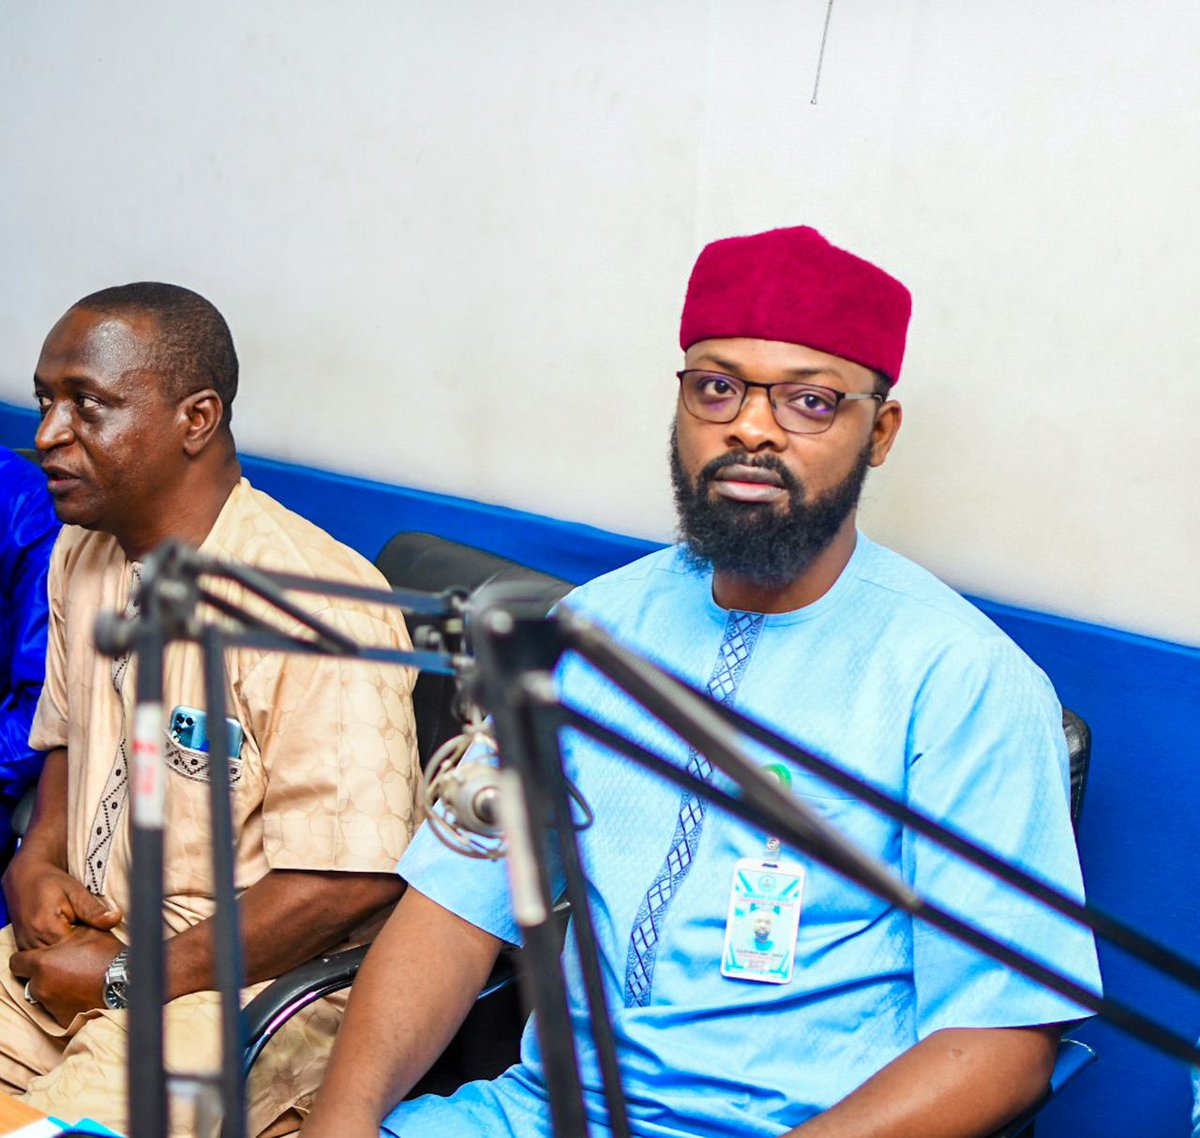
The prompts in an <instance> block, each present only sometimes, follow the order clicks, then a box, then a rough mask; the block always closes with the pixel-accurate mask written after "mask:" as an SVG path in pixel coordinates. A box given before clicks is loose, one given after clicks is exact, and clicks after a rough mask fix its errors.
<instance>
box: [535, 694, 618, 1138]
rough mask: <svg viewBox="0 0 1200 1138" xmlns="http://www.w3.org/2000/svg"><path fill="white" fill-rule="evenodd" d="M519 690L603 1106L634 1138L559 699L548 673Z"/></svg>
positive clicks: (613, 1123)
mask: <svg viewBox="0 0 1200 1138" xmlns="http://www.w3.org/2000/svg"><path fill="white" fill-rule="evenodd" d="M520 690H521V694H522V696H523V699H522V707H523V711H524V713H525V714H527V715H529V716H530V729H531V733H532V736H533V739H534V743H535V747H534V754H535V756H536V761H537V767H538V781H539V782H540V783H541V784H542V785H543V786H545V787H546V791H547V794H548V796H549V798H550V801H551V805H552V807H553V813H554V817H555V819H556V821H557V826H556V830H557V834H558V849H559V854H560V856H561V858H562V867H563V879H564V881H565V883H566V890H567V893H566V895H567V900H568V901H569V902H570V905H571V929H572V932H573V934H574V937H575V947H576V948H577V949H578V951H579V969H580V973H581V974H582V977H583V990H584V995H585V997H586V999H587V1005H588V1020H589V1022H590V1024H591V1030H592V1042H593V1043H594V1045H595V1048H596V1059H597V1063H598V1065H599V1068H600V1078H601V1082H602V1083H603V1086H604V1099H605V1104H606V1106H607V1107H608V1126H609V1129H610V1130H611V1131H612V1135H613V1138H630V1129H629V1109H628V1106H627V1104H626V1102H625V1091H624V1089H623V1087H622V1085H621V1070H620V1065H619V1063H618V1060H617V1041H616V1035H615V1033H614V1032H613V1023H612V1013H611V1012H610V1010H609V1007H608V1000H607V999H606V997H605V995H604V978H603V974H602V972H601V967H600V946H599V944H598V942H597V940H596V926H595V924H594V922H593V921H592V907H591V905H590V904H589V902H588V895H587V874H586V872H585V870H584V866H583V861H582V858H581V856H580V852H579V837H578V835H577V834H576V832H575V826H574V825H573V824H572V818H571V797H570V793H569V792H568V790H567V778H566V773H565V771H564V770H563V754H562V744H561V742H560V740H559V734H558V716H557V715H556V714H555V712H554V711H552V710H547V701H551V700H556V699H557V694H556V692H555V689H554V682H553V680H552V679H551V677H550V676H549V674H548V673H545V672H534V673H527V674H526V675H525V676H524V678H523V679H522V681H521V685H520Z"/></svg>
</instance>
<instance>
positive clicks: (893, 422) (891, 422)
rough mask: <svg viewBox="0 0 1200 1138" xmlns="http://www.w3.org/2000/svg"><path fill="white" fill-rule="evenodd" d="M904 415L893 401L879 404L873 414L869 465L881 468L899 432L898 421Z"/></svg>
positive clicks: (889, 400)
mask: <svg viewBox="0 0 1200 1138" xmlns="http://www.w3.org/2000/svg"><path fill="white" fill-rule="evenodd" d="M903 418H904V413H903V412H902V411H901V409H900V404H899V403H897V402H896V401H895V400H894V399H888V400H886V401H885V402H884V403H882V404H880V407H879V410H878V411H877V412H876V413H875V425H874V426H873V427H872V428H871V465H872V466H882V465H883V463H884V460H885V459H886V458H887V456H888V451H890V450H891V449H892V443H894V442H895V441H896V435H897V434H898V433H899V431H900V421H901V419H903Z"/></svg>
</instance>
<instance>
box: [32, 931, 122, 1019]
mask: <svg viewBox="0 0 1200 1138" xmlns="http://www.w3.org/2000/svg"><path fill="white" fill-rule="evenodd" d="M121 948H122V945H121V942H120V941H119V940H117V938H116V937H115V936H113V935H112V933H109V932H104V931H103V930H101V929H94V928H89V927H88V926H87V925H79V926H77V927H76V928H75V930H74V931H73V932H72V933H71V934H70V935H69V936H67V937H66V938H65V939H63V940H60V941H59V942H58V943H57V944H52V945H50V946H49V947H48V948H31V949H27V950H25V951H22V952H14V953H13V955H12V957H11V958H10V960H9V962H8V966H9V968H11V969H12V972H13V975H14V976H17V977H20V978H21V979H22V980H26V981H28V987H29V994H30V995H31V996H33V997H34V999H36V1000H37V1002H38V1003H39V1004H41V1005H42V1006H43V1007H44V1008H45V1009H46V1010H47V1011H48V1012H49V1013H50V1014H51V1015H52V1016H53V1017H54V1018H55V1019H56V1020H57V1021H58V1022H59V1024H61V1025H62V1026H63V1027H66V1026H67V1025H68V1024H69V1023H70V1022H71V1020H72V1019H74V1018H75V1016H76V1015H77V1014H78V1013H79V1012H86V1011H90V1010H91V1009H92V1008H99V1007H103V1006H104V973H105V972H106V971H107V969H108V966H109V965H110V964H111V963H112V959H113V957H114V956H116V955H117V953H118V952H120V951H121Z"/></svg>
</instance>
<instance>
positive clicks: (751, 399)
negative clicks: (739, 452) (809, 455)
mask: <svg viewBox="0 0 1200 1138" xmlns="http://www.w3.org/2000/svg"><path fill="white" fill-rule="evenodd" d="M725 436H726V441H727V442H728V443H729V445H730V446H741V447H742V448H744V449H745V450H747V451H756V450H765V449H770V450H783V449H784V447H785V446H786V445H787V432H786V431H785V430H784V429H783V428H782V427H781V426H780V425H779V423H778V422H776V420H775V411H774V409H773V408H772V407H771V396H770V393H769V392H768V391H767V390H766V388H763V387H751V388H749V389H747V391H746V398H745V400H744V401H743V402H742V406H741V410H739V411H738V413H737V416H736V417H735V418H734V420H733V422H731V423H730V424H729V425H728V427H727V428H726V432H725Z"/></svg>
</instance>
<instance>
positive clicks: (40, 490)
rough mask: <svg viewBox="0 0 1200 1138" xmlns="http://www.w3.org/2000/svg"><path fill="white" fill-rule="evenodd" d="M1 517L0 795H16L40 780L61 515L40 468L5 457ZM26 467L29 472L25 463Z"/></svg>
mask: <svg viewBox="0 0 1200 1138" xmlns="http://www.w3.org/2000/svg"><path fill="white" fill-rule="evenodd" d="M4 457H5V459H6V460H7V461H5V462H4V463H2V465H0V477H2V478H4V481H5V486H4V495H2V501H0V517H4V521H5V522H6V525H5V531H4V535H2V537H0V678H2V681H4V682H2V685H0V687H2V690H0V796H5V797H8V798H17V797H19V796H20V793H22V792H23V791H24V790H25V789H26V787H28V786H30V785H32V783H34V781H36V779H37V775H38V773H40V771H41V767H42V755H41V754H40V753H37V751H34V750H31V749H30V747H29V729H30V725H31V724H32V719H34V711H35V709H36V707H37V699H38V696H40V695H41V691H42V681H43V678H44V675H46V629H47V610H48V600H47V591H46V577H47V570H48V568H49V561H50V550H52V549H53V547H54V539H55V538H56V537H58V532H59V522H58V519H56V517H55V516H54V508H53V504H52V501H50V496H49V493H48V492H47V490H46V485H44V480H43V478H42V475H41V473H40V472H37V471H36V468H35V467H34V466H32V465H31V463H28V462H26V461H25V460H24V459H20V457H18V456H11V457H10V456H7V455H6V456H4ZM26 466H28V468H29V469H28V472H26V471H25V467H26Z"/></svg>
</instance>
